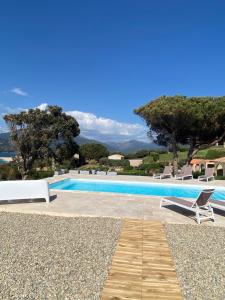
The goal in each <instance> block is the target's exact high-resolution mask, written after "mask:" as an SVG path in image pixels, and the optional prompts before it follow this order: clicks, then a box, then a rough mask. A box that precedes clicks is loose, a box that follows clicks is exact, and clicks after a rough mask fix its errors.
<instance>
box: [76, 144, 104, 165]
mask: <svg viewBox="0 0 225 300" xmlns="http://www.w3.org/2000/svg"><path fill="white" fill-rule="evenodd" d="M80 154H81V156H82V157H83V158H84V161H87V160H91V159H94V160H96V161H99V159H100V158H102V157H105V156H108V155H109V152H108V150H107V148H106V147H105V146H104V145H102V144H97V143H92V144H84V145H82V146H80Z"/></svg>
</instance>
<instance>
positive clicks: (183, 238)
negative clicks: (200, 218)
mask: <svg viewBox="0 0 225 300" xmlns="http://www.w3.org/2000/svg"><path fill="white" fill-rule="evenodd" d="M166 234H167V239H168V242H169V245H170V247H171V250H172V255H173V258H174V263H175V266H176V270H177V276H178V279H179V282H180V285H181V288H182V290H183V294H184V297H185V299H187V300H214V299H215V300H224V299H225V228H224V227H216V226H214V227H211V226H210V227H209V226H201V225H199V226H196V225H178V224H176V225H174V224H173V225H172V224H167V225H166Z"/></svg>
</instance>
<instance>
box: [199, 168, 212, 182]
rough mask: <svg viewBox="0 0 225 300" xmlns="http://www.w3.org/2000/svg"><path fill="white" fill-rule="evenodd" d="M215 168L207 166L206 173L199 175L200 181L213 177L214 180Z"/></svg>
mask: <svg viewBox="0 0 225 300" xmlns="http://www.w3.org/2000/svg"><path fill="white" fill-rule="evenodd" d="M213 174H214V168H207V169H206V170H205V175H200V176H198V181H203V180H206V181H207V182H208V181H209V180H210V179H212V180H214V175H213Z"/></svg>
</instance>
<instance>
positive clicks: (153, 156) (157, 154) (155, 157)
mask: <svg viewBox="0 0 225 300" xmlns="http://www.w3.org/2000/svg"><path fill="white" fill-rule="evenodd" d="M150 156H152V158H153V161H158V160H159V153H158V152H150Z"/></svg>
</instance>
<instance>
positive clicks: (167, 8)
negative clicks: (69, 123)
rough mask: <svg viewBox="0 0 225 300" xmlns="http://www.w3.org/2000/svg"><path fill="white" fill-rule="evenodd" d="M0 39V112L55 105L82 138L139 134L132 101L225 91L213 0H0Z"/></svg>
mask: <svg viewBox="0 0 225 300" xmlns="http://www.w3.org/2000/svg"><path fill="white" fill-rule="evenodd" d="M0 39H1V46H0V114H4V113H7V112H14V111H19V110H20V109H26V108H31V107H37V106H39V105H40V104H43V103H48V104H57V105H60V106H62V107H63V108H64V110H65V111H66V112H70V114H72V115H74V116H75V117H77V119H78V121H79V122H80V124H81V130H82V134H83V135H85V136H88V137H93V138H99V139H101V140H129V139H133V138H137V139H142V140H143V139H145V138H146V128H145V126H144V123H143V122H142V120H141V119H140V118H139V117H138V116H136V115H134V114H133V109H134V108H136V107H139V106H140V105H142V104H144V103H146V102H148V101H149V100H151V99H154V98H156V97H158V96H160V95H173V94H184V95H195V96H198V95H213V96H216V95H224V94H225V91H224V87H225V59H224V53H225V1H222V0H221V1H219V0H214V1H211V0H205V1H202V0H195V1H193V0H189V1H185V0H170V1H167V0H157V1H156V0H155V1H151V0H147V1H144V0H143V1H136V0H135V1H134V0H114V1H107V0H104V1H98V0H91V1H75V0H73V1H69V0H66V1H49V0H45V1H43V0H39V1H28V0H21V1H16V0H14V1H13V0H12V1H1V4H0ZM4 126H5V125H4V123H3V121H1V120H0V128H3V129H4Z"/></svg>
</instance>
